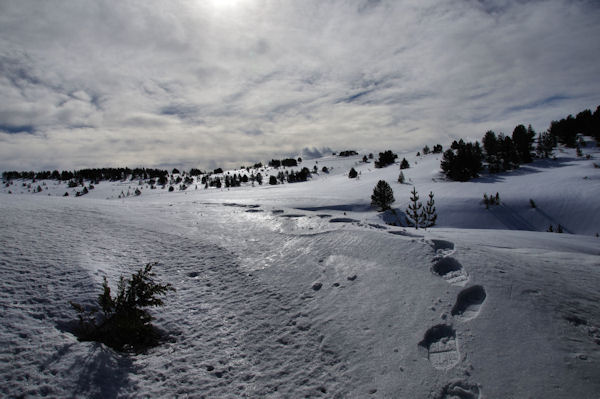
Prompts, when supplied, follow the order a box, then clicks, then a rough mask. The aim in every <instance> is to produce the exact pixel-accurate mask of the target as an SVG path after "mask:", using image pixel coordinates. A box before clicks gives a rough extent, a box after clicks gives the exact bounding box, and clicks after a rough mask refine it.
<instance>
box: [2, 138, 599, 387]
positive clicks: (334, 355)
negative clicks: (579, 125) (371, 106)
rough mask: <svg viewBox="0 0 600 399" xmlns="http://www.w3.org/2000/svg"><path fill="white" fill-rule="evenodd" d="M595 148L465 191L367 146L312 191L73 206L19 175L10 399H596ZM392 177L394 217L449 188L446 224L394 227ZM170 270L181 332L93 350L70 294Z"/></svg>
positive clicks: (11, 279) (166, 278)
mask: <svg viewBox="0 0 600 399" xmlns="http://www.w3.org/2000/svg"><path fill="white" fill-rule="evenodd" d="M583 150H584V154H590V157H591V159H589V160H588V159H585V158H577V157H575V154H574V151H572V150H569V149H561V151H560V152H558V153H557V159H556V160H555V161H553V160H548V161H536V162H534V163H533V164H531V165H527V166H525V167H522V168H521V169H520V170H517V171H513V172H509V173H504V174H500V175H495V176H488V175H485V176H483V177H481V178H479V179H476V180H474V181H471V182H467V183H457V182H449V181H446V180H445V179H443V178H442V176H441V175H440V173H439V158H440V157H439V156H438V155H427V156H423V157H416V156H414V155H411V154H399V160H401V159H402V158H403V157H406V158H407V159H408V161H409V162H410V164H411V168H410V169H407V170H404V171H403V172H404V174H405V176H406V178H407V180H408V181H409V183H410V184H404V185H401V184H399V183H397V182H396V180H397V177H398V174H399V169H398V165H397V164H396V165H392V166H389V167H387V168H383V169H374V168H373V164H372V163H367V164H364V163H362V162H361V158H362V155H361V156H357V157H349V158H339V157H333V156H327V157H323V158H319V159H317V160H311V161H305V162H304V163H302V164H300V165H299V166H300V167H303V166H306V167H309V169H311V170H312V166H313V164H315V162H318V163H317V164H316V165H317V167H318V169H319V170H321V168H322V167H323V166H327V167H328V168H329V169H330V173H328V174H325V173H322V172H320V173H319V174H318V175H314V176H313V178H312V179H311V181H309V182H306V183H295V184H285V185H278V186H269V185H267V184H265V185H263V186H256V187H251V186H249V185H248V186H244V187H240V188H232V189H230V190H227V189H221V190H217V189H212V188H211V189H208V190H204V188H203V187H202V186H200V185H199V187H198V190H194V189H193V188H194V186H193V185H192V187H191V188H188V190H186V191H184V192H179V191H175V192H173V193H168V192H167V190H161V189H160V188H158V189H156V190H151V189H149V188H146V187H145V185H142V186H140V187H143V189H142V195H140V196H137V197H136V196H129V197H125V198H118V195H119V194H120V193H121V191H123V192H124V193H126V192H127V191H128V190H129V191H130V192H131V193H133V191H134V190H135V188H136V187H138V186H139V185H138V183H137V182H129V181H127V182H100V183H99V184H97V185H96V188H95V189H94V190H90V193H89V194H87V195H85V196H82V197H79V198H75V197H74V196H73V195H72V194H71V195H70V196H69V197H62V194H63V193H64V192H65V191H68V190H69V191H70V190H71V189H67V188H66V186H65V184H56V183H55V182H53V181H45V182H36V183H32V187H33V189H34V188H35V187H36V186H37V184H44V183H45V186H43V187H48V189H47V190H46V189H43V192H42V193H33V192H32V191H33V189H30V190H31V191H27V190H28V189H27V184H29V183H31V182H22V181H14V182H13V185H12V186H9V187H3V188H2V193H0V226H2V228H1V229H0V251H1V252H2V256H1V257H0V284H1V286H0V287H1V289H0V309H1V310H0V319H1V320H2V323H0V358H1V359H2V360H1V361H0V379H1V380H2V381H4V383H3V384H2V385H1V386H0V396H5V397H96V398H110V397H206V398H216V397H218V398H239V397H248V398H282V397H291V398H295V397H323V398H335V397H338V398H346V397H349V398H366V397H373V398H390V397H393V398H452V397H460V398H496V397H503V398H529V397H531V398H533V397H536V398H537V397H544V398H573V397H579V398H595V397H597V394H598V392H600V346H599V345H600V330H599V327H600V305H599V304H600V292H599V291H598V286H599V282H600V241H599V240H600V239H599V238H597V237H596V236H595V234H596V233H597V232H598V230H600V227H599V226H600V216H598V215H599V212H598V210H599V208H600V202H598V201H596V200H595V198H597V197H598V195H599V194H600V169H597V168H594V166H593V163H594V162H596V163H599V162H598V151H597V149H596V148H595V147H592V146H588V147H586V148H584V149H583ZM361 154H362V153H361ZM351 167H354V168H355V169H356V170H357V171H358V172H359V173H360V174H359V178H358V179H356V180H350V179H349V178H348V177H347V173H348V171H349V170H350V168H351ZM268 173H269V171H268V170H266V171H265V172H263V176H264V175H267V176H268ZM380 179H384V180H386V181H388V182H389V183H390V184H391V186H392V188H393V190H394V196H395V198H396V202H395V203H394V206H395V208H396V211H397V214H401V213H402V212H403V210H404V209H405V208H406V206H407V205H408V198H409V192H410V190H412V187H413V185H414V186H415V187H416V188H417V190H418V192H419V194H420V195H421V199H423V198H426V196H427V193H429V191H433V192H434V194H435V199H436V206H437V209H438V214H439V217H438V225H437V226H436V227H434V228H430V229H427V230H426V231H425V230H422V229H419V230H415V229H411V228H405V227H396V226H391V225H389V224H386V222H390V221H396V220H397V217H396V216H394V215H393V214H391V213H387V214H378V213H377V212H375V211H374V210H372V209H371V208H370V206H369V202H370V194H371V192H372V189H373V187H374V186H375V184H376V183H377V181H378V180H380ZM264 181H265V182H268V177H267V178H264ZM23 183H26V185H25V186H23ZM79 189H80V188H79ZM9 190H10V191H11V192H12V194H8V191H9ZM496 192H498V193H499V194H500V199H501V204H500V205H498V206H492V207H491V208H490V209H485V206H484V205H483V203H482V197H483V193H488V194H494V195H495V193H496ZM530 198H531V199H533V200H534V201H535V203H536V205H537V207H536V208H531V206H530V203H529V199H530ZM550 224H553V225H554V227H555V228H556V227H557V225H558V224H561V225H562V226H563V227H564V228H565V231H566V233H565V234H556V233H547V232H545V231H546V229H547V228H548V226H549V225H550ZM153 261H158V262H159V264H158V265H157V266H155V271H156V272H157V274H158V277H159V279H160V280H161V281H162V282H168V283H171V284H172V285H173V286H174V287H175V288H176V289H177V291H176V292H174V293H170V294H169V296H168V297H167V299H166V303H165V306H164V308H160V309H153V310H152V313H153V314H154V316H155V317H156V320H155V325H156V326H157V327H158V328H160V329H161V330H162V331H163V332H164V335H165V342H163V343H162V344H161V345H160V346H158V347H155V348H152V349H149V350H148V351H147V352H146V353H142V354H121V353H116V352H114V351H113V350H111V349H109V348H107V347H105V346H104V345H102V344H98V343H90V342H79V341H77V339H76V338H75V337H74V336H73V334H72V333H71V331H73V326H74V323H75V322H76V314H75V312H74V311H73V310H72V308H71V307H70V306H69V301H74V302H78V303H83V304H90V305H91V304H93V303H94V301H95V299H96V298H97V295H98V294H99V292H100V290H99V288H100V285H101V282H102V279H103V277H104V276H106V277H107V278H108V280H109V282H110V283H111V285H113V286H114V285H116V281H117V279H118V277H119V276H120V275H123V274H124V275H127V274H129V273H132V272H133V271H135V270H137V269H139V268H140V267H142V266H143V265H145V264H146V263H148V262H153Z"/></svg>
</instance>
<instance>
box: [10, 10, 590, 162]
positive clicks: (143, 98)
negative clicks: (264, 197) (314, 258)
mask: <svg viewBox="0 0 600 399" xmlns="http://www.w3.org/2000/svg"><path fill="white" fill-rule="evenodd" d="M599 17H600V7H599V6H598V5H597V4H596V3H594V2H590V1H585V0H576V1H573V0H531V1H526V0H451V1H444V2H441V1H435V0H422V1H418V2H417V1H408V0H406V1H385V0H380V1H373V0H369V1H343V0H338V1H331V2H322V1H317V0H307V1H302V2H277V1H269V0H246V1H243V2H237V3H236V5H235V6H234V5H230V6H227V7H223V6H218V2H217V0H214V1H204V2H188V1H173V2H162V1H145V2H135V1H123V2H119V3H118V4H115V3H114V2H110V1H108V0H97V1H92V0H82V1H79V2H77V3H76V4H66V3H64V2H61V1H52V0H51V1H45V2H27V1H24V2H5V3H3V4H2V5H0V92H1V93H2V94H3V95H2V97H0V140H1V141H2V143H3V145H2V146H1V148H0V169H3V170H4V169H37V168H42V167H48V168H55V167H56V168H59V167H60V168H78V167H83V166H86V167H87V166H104V165H119V164H120V163H126V164H128V165H145V166H149V167H150V166H156V165H175V166H183V167H192V166H199V167H206V166H207V165H213V166H214V165H219V166H225V167H228V166H239V165H240V164H243V163H249V162H256V161H261V160H262V161H264V160H267V159H270V158H271V157H276V156H280V155H281V156H284V155H287V154H299V153H301V151H302V149H305V148H324V147H329V148H333V149H337V150H339V149H345V148H347V147H348V148H349V144H350V143H351V144H352V145H351V147H353V148H356V149H365V150H370V151H381V150H383V149H387V148H391V149H394V150H397V151H402V150H413V149H416V148H421V147H422V146H423V145H424V144H429V145H431V144H432V143H434V142H436V143H437V142H440V143H442V144H443V143H444V142H447V141H449V140H451V139H454V138H458V137H464V138H480V137H481V136H482V135H483V133H484V132H485V131H486V130H489V129H494V130H497V131H505V132H506V131H512V129H513V127H514V126H515V125H516V124H519V123H524V124H529V123H531V124H532V125H533V126H534V128H535V129H537V130H542V129H545V128H547V127H548V125H549V122H550V120H552V119H557V118H561V117H564V116H565V115H566V114H569V113H575V112H578V111H580V110H582V109H585V108H589V107H595V106H596V105H598V104H600V95H599V94H598V93H600V82H599V81H598V79H597V76H598V75H599V72H600V62H599V61H600V60H599V59H598V58H599V57H600V56H599V54H600V42H599V41H598V40H597V39H596V38H597V37H600V26H599V25H598V24H597V21H598V20H599Z"/></svg>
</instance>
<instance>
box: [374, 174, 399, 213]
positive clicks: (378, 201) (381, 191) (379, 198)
mask: <svg viewBox="0 0 600 399" xmlns="http://www.w3.org/2000/svg"><path fill="white" fill-rule="evenodd" d="M394 201H395V199H394V191H393V190H392V188H391V187H390V185H389V184H388V183H387V182H386V181H385V180H379V182H377V185H376V186H375V188H374V189H373V195H371V205H372V206H374V207H376V208H378V209H379V211H380V212H382V211H385V210H387V209H390V205H391V204H392V203H393V202H394Z"/></svg>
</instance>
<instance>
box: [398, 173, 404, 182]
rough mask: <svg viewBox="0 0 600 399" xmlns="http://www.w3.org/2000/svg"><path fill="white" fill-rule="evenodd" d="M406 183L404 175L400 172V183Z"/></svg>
mask: <svg viewBox="0 0 600 399" xmlns="http://www.w3.org/2000/svg"><path fill="white" fill-rule="evenodd" d="M404 181H405V178H404V173H402V172H400V174H399V175H398V183H400V184H404Z"/></svg>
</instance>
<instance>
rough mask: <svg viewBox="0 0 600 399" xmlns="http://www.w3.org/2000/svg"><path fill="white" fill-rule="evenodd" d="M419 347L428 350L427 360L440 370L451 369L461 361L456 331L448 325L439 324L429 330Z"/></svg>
mask: <svg viewBox="0 0 600 399" xmlns="http://www.w3.org/2000/svg"><path fill="white" fill-rule="evenodd" d="M419 346H420V347H421V348H423V349H425V350H427V359H429V361H430V362H431V365H432V366H433V367H434V368H436V369H438V370H447V369H450V368H452V367H454V366H455V365H456V364H457V363H458V361H459V360H460V354H459V352H458V344H457V342H456V331H455V330H454V329H453V328H452V326H449V325H447V324H439V325H437V326H433V327H431V328H430V329H429V330H427V332H426V333H425V336H424V337H423V340H422V341H421V342H419Z"/></svg>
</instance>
